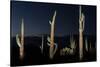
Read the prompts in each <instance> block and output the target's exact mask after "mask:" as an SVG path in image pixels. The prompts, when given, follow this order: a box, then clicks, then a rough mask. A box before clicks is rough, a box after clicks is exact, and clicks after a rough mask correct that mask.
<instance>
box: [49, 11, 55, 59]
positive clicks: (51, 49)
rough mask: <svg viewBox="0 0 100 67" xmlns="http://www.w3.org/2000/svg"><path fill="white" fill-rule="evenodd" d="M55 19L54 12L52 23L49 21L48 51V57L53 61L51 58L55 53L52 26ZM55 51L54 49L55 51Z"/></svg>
mask: <svg viewBox="0 0 100 67" xmlns="http://www.w3.org/2000/svg"><path fill="white" fill-rule="evenodd" d="M55 18H56V11H55V13H54V15H53V19H52V21H49V23H50V25H51V33H50V49H49V57H50V59H53V56H54V54H55V52H56V51H54V44H55V43H54V26H55ZM55 50H56V49H55Z"/></svg>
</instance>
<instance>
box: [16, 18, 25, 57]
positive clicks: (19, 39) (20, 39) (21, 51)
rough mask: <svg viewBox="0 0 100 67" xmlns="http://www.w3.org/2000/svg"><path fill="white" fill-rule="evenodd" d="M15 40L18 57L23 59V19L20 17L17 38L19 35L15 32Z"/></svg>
mask: <svg viewBox="0 0 100 67" xmlns="http://www.w3.org/2000/svg"><path fill="white" fill-rule="evenodd" d="M16 42H17V44H18V46H19V53H20V59H23V57H24V20H23V19H22V23H21V33H20V38H19V35H18V34H17V35H16Z"/></svg>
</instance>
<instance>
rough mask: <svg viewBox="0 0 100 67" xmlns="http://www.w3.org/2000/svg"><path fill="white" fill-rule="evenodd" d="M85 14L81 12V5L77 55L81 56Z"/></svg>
mask: <svg viewBox="0 0 100 67" xmlns="http://www.w3.org/2000/svg"><path fill="white" fill-rule="evenodd" d="M84 23H85V16H84V14H83V13H82V12H81V6H80V7H79V57H80V60H82V58H83V31H84Z"/></svg>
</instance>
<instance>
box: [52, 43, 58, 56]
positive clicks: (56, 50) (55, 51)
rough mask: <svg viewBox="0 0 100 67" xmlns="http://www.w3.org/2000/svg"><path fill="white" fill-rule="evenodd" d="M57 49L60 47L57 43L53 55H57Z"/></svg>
mask: <svg viewBox="0 0 100 67" xmlns="http://www.w3.org/2000/svg"><path fill="white" fill-rule="evenodd" d="M57 48H58V45H57V43H55V50H54V53H53V55H54V54H55V53H56V51H57Z"/></svg>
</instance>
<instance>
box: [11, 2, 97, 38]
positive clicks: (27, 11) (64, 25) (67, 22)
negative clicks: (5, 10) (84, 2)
mask: <svg viewBox="0 0 100 67" xmlns="http://www.w3.org/2000/svg"><path fill="white" fill-rule="evenodd" d="M55 10H56V11H57V15H56V21H55V35H56V36H65V35H70V34H78V33H79V29H78V28H79V5H70V4H50V3H40V2H24V1H11V32H12V36H15V35H16V34H19V33H20V25H21V19H22V18H23V19H24V25H25V36H32V35H38V34H50V24H49V20H52V17H53V14H54V12H55ZM82 12H83V13H84V15H85V30H84V34H86V35H96V6H89V5H88V6H82Z"/></svg>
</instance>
